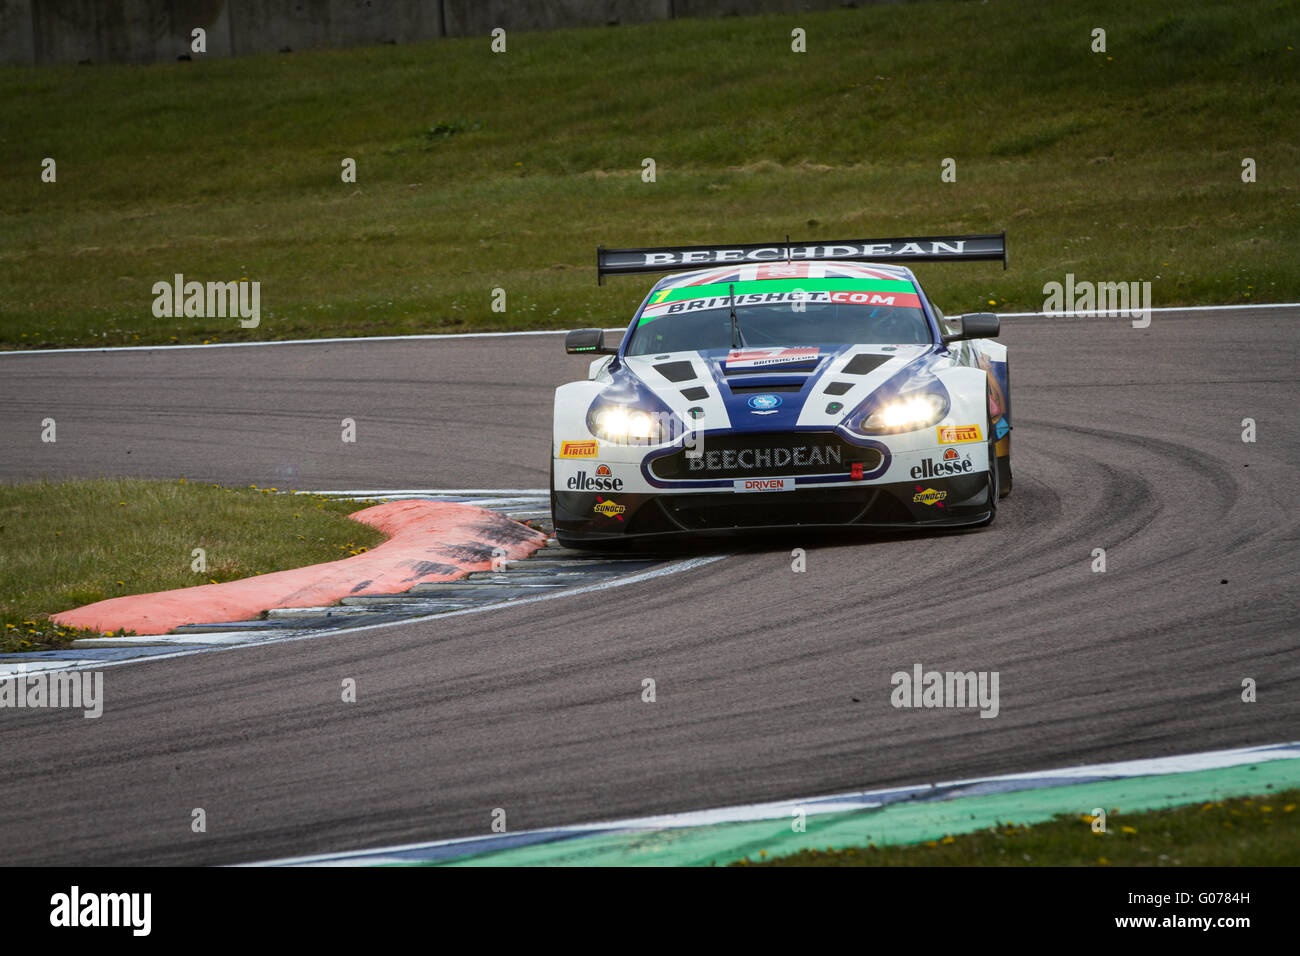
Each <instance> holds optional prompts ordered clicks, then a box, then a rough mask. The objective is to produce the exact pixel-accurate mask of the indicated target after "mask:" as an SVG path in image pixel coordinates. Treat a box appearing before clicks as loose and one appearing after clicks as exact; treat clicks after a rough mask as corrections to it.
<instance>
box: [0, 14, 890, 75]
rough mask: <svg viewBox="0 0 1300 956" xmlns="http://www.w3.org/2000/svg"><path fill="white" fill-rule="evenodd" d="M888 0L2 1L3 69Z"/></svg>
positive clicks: (147, 60)
mask: <svg viewBox="0 0 1300 956" xmlns="http://www.w3.org/2000/svg"><path fill="white" fill-rule="evenodd" d="M873 2H876V3H878V2H890V0H857V3H854V2H846V0H293V2H292V3H285V2H284V0H0V64H19V65H33V64H36V65H41V64H61V63H153V62H159V61H168V60H176V59H177V58H179V57H184V56H187V55H190V44H191V35H192V32H193V30H194V29H195V28H202V29H203V30H204V31H205V32H206V42H207V51H206V53H205V54H204V55H206V56H239V55H243V54H249V53H274V52H276V51H279V50H284V49H289V50H306V49H311V48H313V47H345V46H364V45H368V44H376V43H417V42H420V41H423V40H432V39H436V38H438V37H443V36H451V37H459V36H484V37H486V36H487V35H489V34H490V33H491V32H492V30H494V29H495V28H497V27H501V28H503V29H505V30H506V31H507V33H509V32H510V31H513V30H553V29H560V28H565V27H594V26H610V25H617V24H629V23H645V22H648V21H651V20H665V19H671V18H673V17H710V16H735V15H745V14H753V13H795V12H799V11H803V10H825V9H831V8H834V7H841V6H856V5H861V4H863V3H873Z"/></svg>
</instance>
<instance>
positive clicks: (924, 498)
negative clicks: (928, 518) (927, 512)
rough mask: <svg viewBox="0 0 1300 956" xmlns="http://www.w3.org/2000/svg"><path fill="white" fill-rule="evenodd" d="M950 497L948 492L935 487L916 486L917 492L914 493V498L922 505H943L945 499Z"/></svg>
mask: <svg viewBox="0 0 1300 956" xmlns="http://www.w3.org/2000/svg"><path fill="white" fill-rule="evenodd" d="M947 497H948V492H946V491H938V490H936V489H934V488H922V487H921V486H920V485H917V486H916V494H914V495H912V500H913V501H915V502H916V503H917V504H921V505H938V506H939V507H940V508H942V507H943V499H944V498H947Z"/></svg>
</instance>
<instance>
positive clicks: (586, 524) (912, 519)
mask: <svg viewBox="0 0 1300 956" xmlns="http://www.w3.org/2000/svg"><path fill="white" fill-rule="evenodd" d="M994 507H995V505H994V503H992V502H990V500H989V481H988V474H987V472H984V471H980V472H976V473H973V474H968V475H961V476H958V477H949V478H927V479H919V480H916V481H906V482H890V483H870V484H862V485H848V486H846V485H837V486H835V487H829V488H816V487H812V488H805V487H799V488H797V489H796V490H793V491H776V492H764V491H758V492H748V493H737V492H735V491H732V490H729V489H728V490H720V491H700V492H692V493H687V494H683V493H680V492H679V493H674V494H661V493H655V492H650V493H639V492H628V493H619V492H609V493H603V492H590V491H567V490H559V489H557V490H555V491H554V493H553V498H552V512H553V513H552V518H553V519H554V522H555V530H556V531H557V532H558V533H560V534H562V535H565V536H566V537H569V538H588V539H591V540H598V539H610V538H627V537H636V538H639V537H650V536H660V535H674V534H691V533H693V534H725V533H733V532H743V531H763V530H775V529H781V528H815V527H864V528H917V527H962V526H966V525H973V524H979V523H981V522H983V521H985V520H987V519H988V518H989V516H990V514H991V513H992V510H993V508H994Z"/></svg>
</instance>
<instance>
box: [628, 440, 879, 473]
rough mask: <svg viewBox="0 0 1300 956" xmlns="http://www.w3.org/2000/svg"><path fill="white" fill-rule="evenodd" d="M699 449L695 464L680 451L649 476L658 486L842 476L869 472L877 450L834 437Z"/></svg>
mask: <svg viewBox="0 0 1300 956" xmlns="http://www.w3.org/2000/svg"><path fill="white" fill-rule="evenodd" d="M700 447H701V453H700V455H699V457H698V458H694V459H691V458H688V457H687V454H686V450H685V449H682V450H680V451H676V452H674V453H673V454H671V455H665V456H663V457H662V458H656V459H655V460H654V461H653V462H651V463H650V473H651V474H653V475H654V476H655V477H656V478H659V479H661V480H664V481H681V480H684V479H691V478H694V479H721V478H758V477H764V478H766V477H773V478H775V477H785V476H791V477H793V476H797V475H837V474H844V473H847V472H849V471H851V470H852V466H853V464H854V463H855V462H862V467H863V470H864V471H867V472H870V471H874V470H875V469H876V468H878V467H879V466H880V462H881V454H880V451H879V450H878V449H875V448H862V447H859V446H858V445H852V444H849V443H848V442H846V441H845V440H844V439H843V438H841V437H840V436H839V435H837V434H836V433H834V432H773V433H771V434H755V435H719V436H716V437H711V436H706V437H704V438H703V439H701V446H700Z"/></svg>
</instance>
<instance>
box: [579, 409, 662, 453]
mask: <svg viewBox="0 0 1300 956" xmlns="http://www.w3.org/2000/svg"><path fill="white" fill-rule="evenodd" d="M591 422H592V431H593V432H594V433H595V434H596V436H597V437H598V438H603V439H604V440H605V441H609V442H616V443H620V442H629V441H636V442H646V441H649V442H653V443H656V444H657V443H658V442H659V440H660V434H661V425H660V422H659V421H658V417H657V416H655V415H652V414H650V413H649V412H645V411H642V410H641V409H639V408H628V407H627V406H626V405H606V406H604V407H602V408H598V409H596V412H595V414H594V415H592V417H591Z"/></svg>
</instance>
